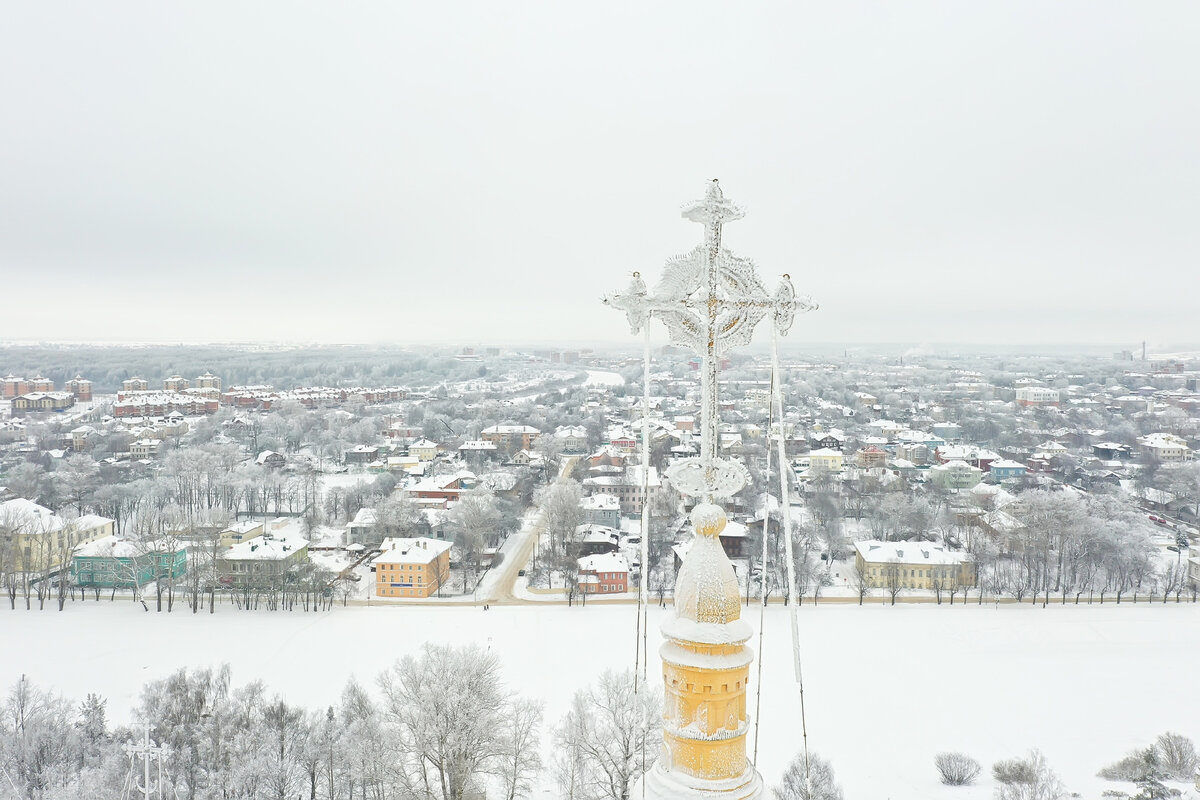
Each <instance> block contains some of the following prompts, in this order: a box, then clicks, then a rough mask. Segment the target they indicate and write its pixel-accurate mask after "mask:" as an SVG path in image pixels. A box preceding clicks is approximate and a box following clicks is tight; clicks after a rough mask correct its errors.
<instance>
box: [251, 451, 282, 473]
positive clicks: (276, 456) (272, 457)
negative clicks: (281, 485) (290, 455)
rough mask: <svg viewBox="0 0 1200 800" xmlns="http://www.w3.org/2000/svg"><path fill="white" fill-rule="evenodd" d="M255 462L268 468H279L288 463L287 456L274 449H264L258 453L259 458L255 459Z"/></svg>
mask: <svg viewBox="0 0 1200 800" xmlns="http://www.w3.org/2000/svg"><path fill="white" fill-rule="evenodd" d="M254 463H255V464H258V465H259V466H260V467H266V468H267V469H279V468H281V467H283V466H284V465H285V464H287V456H285V455H284V454H283V453H276V452H275V451H274V450H263V451H262V452H261V453H259V454H258V458H256V459H254Z"/></svg>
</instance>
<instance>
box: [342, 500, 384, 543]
mask: <svg viewBox="0 0 1200 800" xmlns="http://www.w3.org/2000/svg"><path fill="white" fill-rule="evenodd" d="M376 522H377V518H376V516H375V509H373V508H360V509H359V510H358V512H357V513H356V514H355V515H354V519H352V520H351V521H350V522H347V523H346V543H347V544H361V545H365V544H371V543H373V542H376V541H378V537H377V535H376V533H375V525H376Z"/></svg>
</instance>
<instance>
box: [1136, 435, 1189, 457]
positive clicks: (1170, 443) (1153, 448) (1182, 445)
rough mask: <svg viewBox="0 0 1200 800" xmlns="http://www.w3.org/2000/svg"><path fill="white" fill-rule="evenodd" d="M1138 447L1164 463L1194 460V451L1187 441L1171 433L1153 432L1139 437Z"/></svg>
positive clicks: (1148, 455) (1147, 454)
mask: <svg viewBox="0 0 1200 800" xmlns="http://www.w3.org/2000/svg"><path fill="white" fill-rule="evenodd" d="M1138 447H1139V448H1140V449H1141V451H1142V453H1143V454H1145V455H1146V456H1147V457H1148V458H1153V459H1154V460H1156V461H1161V462H1163V463H1171V462H1176V461H1191V460H1192V451H1191V450H1190V449H1189V448H1188V446H1187V442H1185V441H1184V440H1183V439H1181V438H1180V437H1178V436H1175V435H1174V434H1170V433H1152V434H1150V435H1149V436H1142V437H1139V438H1138Z"/></svg>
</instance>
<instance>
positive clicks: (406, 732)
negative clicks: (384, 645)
mask: <svg viewBox="0 0 1200 800" xmlns="http://www.w3.org/2000/svg"><path fill="white" fill-rule="evenodd" d="M379 686H380V688H381V689H382V690H383V696H384V705H383V711H384V715H385V718H386V720H387V722H388V724H389V725H390V727H391V728H392V732H393V735H394V736H395V737H396V742H397V745H398V746H397V753H396V758H397V759H399V760H400V761H401V763H402V764H403V768H404V770H405V771H406V772H407V773H408V776H409V777H410V779H411V780H412V781H413V782H414V783H415V784H416V785H420V786H423V787H425V788H426V790H427V791H429V792H430V793H431V794H432V796H433V797H435V798H439V800H463V798H464V797H465V796H466V792H467V790H468V789H469V788H470V787H471V786H472V785H473V784H474V783H476V782H477V781H478V780H479V779H480V778H481V776H483V775H484V774H486V773H491V772H495V771H496V770H498V769H500V768H501V767H502V765H503V764H504V763H506V752H507V750H508V749H509V748H507V745H508V743H509V742H510V741H511V738H512V737H511V734H512V731H511V728H510V725H511V718H512V715H513V714H514V708H513V705H512V699H511V696H510V695H509V693H508V692H506V691H505V689H504V687H503V686H502V684H501V681H500V663H499V661H498V660H497V658H496V656H495V655H494V654H492V653H490V652H486V651H484V650H482V649H480V648H479V647H477V646H475V645H470V646H466V647H454V646H450V645H435V644H426V645H425V647H424V648H423V649H422V650H421V653H420V654H419V655H416V656H405V657H404V658H403V659H402V660H400V661H399V662H397V663H396V664H395V665H394V666H393V667H392V668H391V669H389V670H388V671H387V672H385V673H383V675H381V676H380V678H379ZM528 722H529V723H530V726H531V729H530V730H529V731H526V732H525V733H524V734H523V736H522V737H521V738H522V742H521V745H522V747H525V746H527V745H528V742H527V741H526V739H528V738H529V737H531V736H533V735H535V734H534V731H536V720H531V721H528ZM518 780H519V778H518Z"/></svg>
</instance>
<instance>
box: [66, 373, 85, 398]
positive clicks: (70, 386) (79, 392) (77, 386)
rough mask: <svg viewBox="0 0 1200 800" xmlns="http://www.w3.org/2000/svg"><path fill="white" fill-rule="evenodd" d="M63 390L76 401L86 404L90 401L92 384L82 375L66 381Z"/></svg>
mask: <svg viewBox="0 0 1200 800" xmlns="http://www.w3.org/2000/svg"><path fill="white" fill-rule="evenodd" d="M63 388H64V389H66V390H67V391H68V392H70V393H71V394H73V395H75V399H76V400H82V401H84V402H87V401H89V400H91V399H92V382H91V381H89V380H88V379H87V378H85V377H83V376H82V375H76V376H75V377H74V378H72V379H71V380H69V381H67V384H66V386H64V387H63Z"/></svg>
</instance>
